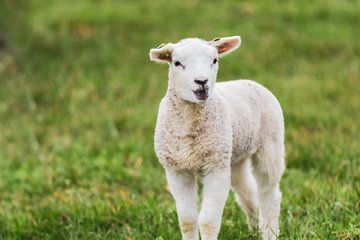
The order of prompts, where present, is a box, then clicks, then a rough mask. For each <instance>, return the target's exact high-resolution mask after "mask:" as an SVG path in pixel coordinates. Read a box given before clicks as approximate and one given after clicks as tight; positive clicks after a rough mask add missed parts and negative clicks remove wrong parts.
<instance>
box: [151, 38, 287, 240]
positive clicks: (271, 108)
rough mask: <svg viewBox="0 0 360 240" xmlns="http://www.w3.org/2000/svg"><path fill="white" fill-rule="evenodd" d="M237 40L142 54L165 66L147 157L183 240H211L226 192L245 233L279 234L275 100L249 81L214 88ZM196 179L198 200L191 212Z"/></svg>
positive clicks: (186, 43)
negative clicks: (159, 168)
mask: <svg viewBox="0 0 360 240" xmlns="http://www.w3.org/2000/svg"><path fill="white" fill-rule="evenodd" d="M240 43H241V39H240V37H239V36H232V37H224V38H216V39H214V40H212V41H205V40H202V39H198V38H188V39H184V40H181V41H180V42H178V43H175V44H174V43H168V44H165V45H162V46H160V47H158V48H154V49H151V50H150V59H151V60H153V61H156V62H160V63H168V64H169V73H168V89H167V92H166V95H165V97H164V98H163V99H162V100H161V103H160V106H159V112H158V118H157V124H156V129H155V151H156V154H157V157H158V159H159V161H160V163H161V164H162V165H163V167H164V169H165V172H166V177H167V181H168V184H169V189H170V192H171V194H172V196H173V198H174V199H175V203H176V209H177V213H178V219H179V224H180V229H181V234H182V238H183V239H198V237H199V236H198V235H199V233H198V231H199V230H200V236H201V239H203V240H205V239H206V240H213V239H217V236H218V233H219V231H220V225H221V218H222V213H223V208H224V205H225V202H226V199H227V197H228V193H229V190H230V188H232V190H233V191H234V193H235V196H236V199H237V202H238V203H239V205H240V206H241V208H242V209H243V211H244V212H245V214H246V216H247V222H248V225H249V227H250V229H260V231H261V234H262V238H263V239H264V240H273V239H276V238H277V236H278V234H279V227H278V218H279V214H280V202H281V191H280V189H279V181H280V178H281V176H282V173H283V171H284V169H285V160H284V154H285V153H284V119H283V114H282V110H281V107H280V104H279V102H278V100H277V99H276V98H275V97H274V95H273V94H272V93H271V92H270V91H269V90H267V89H266V88H265V87H263V86H261V85H260V84H258V83H255V82H254V81H250V80H236V81H228V82H224V83H216V84H215V82H216V78H217V72H218V62H219V61H218V60H219V58H221V57H223V56H225V55H227V54H229V53H230V52H232V51H234V50H235V49H237V48H238V47H239V46H240ZM197 177H201V178H202V182H203V193H202V194H203V200H202V203H201V209H200V212H199V213H198V204H197V203H198V196H197Z"/></svg>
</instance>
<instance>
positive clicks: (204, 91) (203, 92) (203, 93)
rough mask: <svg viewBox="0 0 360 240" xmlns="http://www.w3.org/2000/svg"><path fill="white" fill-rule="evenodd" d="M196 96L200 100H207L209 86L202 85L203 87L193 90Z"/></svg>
mask: <svg viewBox="0 0 360 240" xmlns="http://www.w3.org/2000/svg"><path fill="white" fill-rule="evenodd" d="M193 92H194V94H195V97H196V98H197V99H199V100H206V99H207V98H208V97H209V87H208V86H201V88H199V89H197V90H195V91H193Z"/></svg>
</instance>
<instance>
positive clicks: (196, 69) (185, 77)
mask: <svg viewBox="0 0 360 240" xmlns="http://www.w3.org/2000/svg"><path fill="white" fill-rule="evenodd" d="M169 66H170V67H169V84H170V87H171V88H172V89H174V91H175V92H176V94H177V95H178V96H179V97H180V98H182V99H184V100H186V101H189V102H201V101H205V100H206V99H207V98H208V97H209V95H210V94H211V92H212V90H213V86H214V83H215V82H216V74H217V71H218V52H217V50H216V48H215V47H213V46H210V45H209V44H207V43H205V42H203V41H199V40H198V41H194V40H190V41H188V42H183V43H179V44H178V45H175V46H174V50H173V52H172V57H171V62H169Z"/></svg>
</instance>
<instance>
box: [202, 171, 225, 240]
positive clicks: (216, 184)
mask: <svg viewBox="0 0 360 240" xmlns="http://www.w3.org/2000/svg"><path fill="white" fill-rule="evenodd" d="M230 175H231V174H230V167H225V168H222V169H214V170H213V171H211V172H209V173H208V174H207V175H206V176H205V177H204V178H203V184H204V186H203V201H202V204H201V211H200V216H199V223H200V233H201V239H202V240H216V239H217V235H218V234H219V231H220V226H221V217H222V213H223V209H224V206H225V202H226V199H227V197H228V194H229V189H230Z"/></svg>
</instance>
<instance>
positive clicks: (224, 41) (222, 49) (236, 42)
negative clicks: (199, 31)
mask: <svg viewBox="0 0 360 240" xmlns="http://www.w3.org/2000/svg"><path fill="white" fill-rule="evenodd" d="M209 44H210V45H212V46H214V47H216V48H217V50H218V53H219V57H223V56H225V55H227V54H229V53H231V52H232V51H234V50H236V49H237V48H238V47H240V44H241V38H240V36H232V37H223V38H214V39H213V40H211V41H209Z"/></svg>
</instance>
